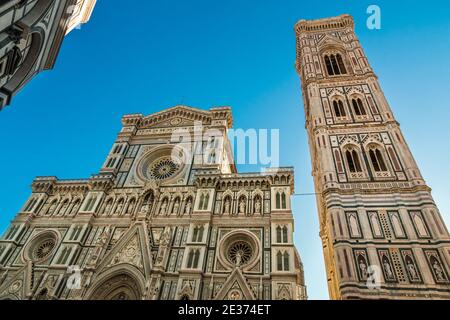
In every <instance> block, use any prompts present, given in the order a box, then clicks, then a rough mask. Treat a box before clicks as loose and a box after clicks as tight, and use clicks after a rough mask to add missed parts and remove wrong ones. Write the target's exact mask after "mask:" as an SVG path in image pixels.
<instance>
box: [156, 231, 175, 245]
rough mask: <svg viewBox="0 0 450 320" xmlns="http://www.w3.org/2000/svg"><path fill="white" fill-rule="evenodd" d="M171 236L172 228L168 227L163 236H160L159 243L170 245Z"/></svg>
mask: <svg viewBox="0 0 450 320" xmlns="http://www.w3.org/2000/svg"><path fill="white" fill-rule="evenodd" d="M171 237H172V230H171V229H170V228H166V230H165V231H164V232H163V234H162V235H161V238H159V244H160V245H161V246H168V245H169V243H170V238H171Z"/></svg>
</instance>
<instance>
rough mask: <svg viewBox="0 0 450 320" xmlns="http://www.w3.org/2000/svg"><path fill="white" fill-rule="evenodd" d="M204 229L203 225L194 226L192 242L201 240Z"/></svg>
mask: <svg viewBox="0 0 450 320" xmlns="http://www.w3.org/2000/svg"><path fill="white" fill-rule="evenodd" d="M204 231H205V228H204V227H203V226H196V227H195V228H194V230H193V233H192V242H202V241H203V233H204Z"/></svg>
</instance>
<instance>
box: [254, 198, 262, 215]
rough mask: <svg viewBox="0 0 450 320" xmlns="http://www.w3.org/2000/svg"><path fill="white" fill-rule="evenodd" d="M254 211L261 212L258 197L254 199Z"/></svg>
mask: <svg viewBox="0 0 450 320" xmlns="http://www.w3.org/2000/svg"><path fill="white" fill-rule="evenodd" d="M255 213H261V199H260V198H259V197H257V198H256V200H255Z"/></svg>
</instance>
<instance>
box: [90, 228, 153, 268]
mask: <svg viewBox="0 0 450 320" xmlns="http://www.w3.org/2000/svg"><path fill="white" fill-rule="evenodd" d="M149 243H150V241H149V238H148V234H147V228H146V226H145V223H143V222H139V223H136V224H135V225H134V226H132V227H131V228H130V229H129V230H128V231H127V232H125V234H124V235H123V236H122V237H121V239H120V240H119V241H118V242H117V243H116V244H115V245H114V247H113V248H112V250H111V251H110V252H108V253H107V254H106V255H105V257H104V258H103V259H102V261H101V262H100V264H99V267H98V270H99V273H102V272H104V271H106V270H108V269H110V268H112V267H115V266H117V265H121V264H128V265H131V266H134V267H135V268H137V269H139V270H140V271H141V272H142V274H143V275H145V276H149V275H150V270H151V263H152V262H151V259H150V257H151V254H150V248H149Z"/></svg>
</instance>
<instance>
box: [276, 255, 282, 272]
mask: <svg viewBox="0 0 450 320" xmlns="http://www.w3.org/2000/svg"><path fill="white" fill-rule="evenodd" d="M277 270H278V271H283V254H282V253H281V251H278V253H277Z"/></svg>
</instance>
